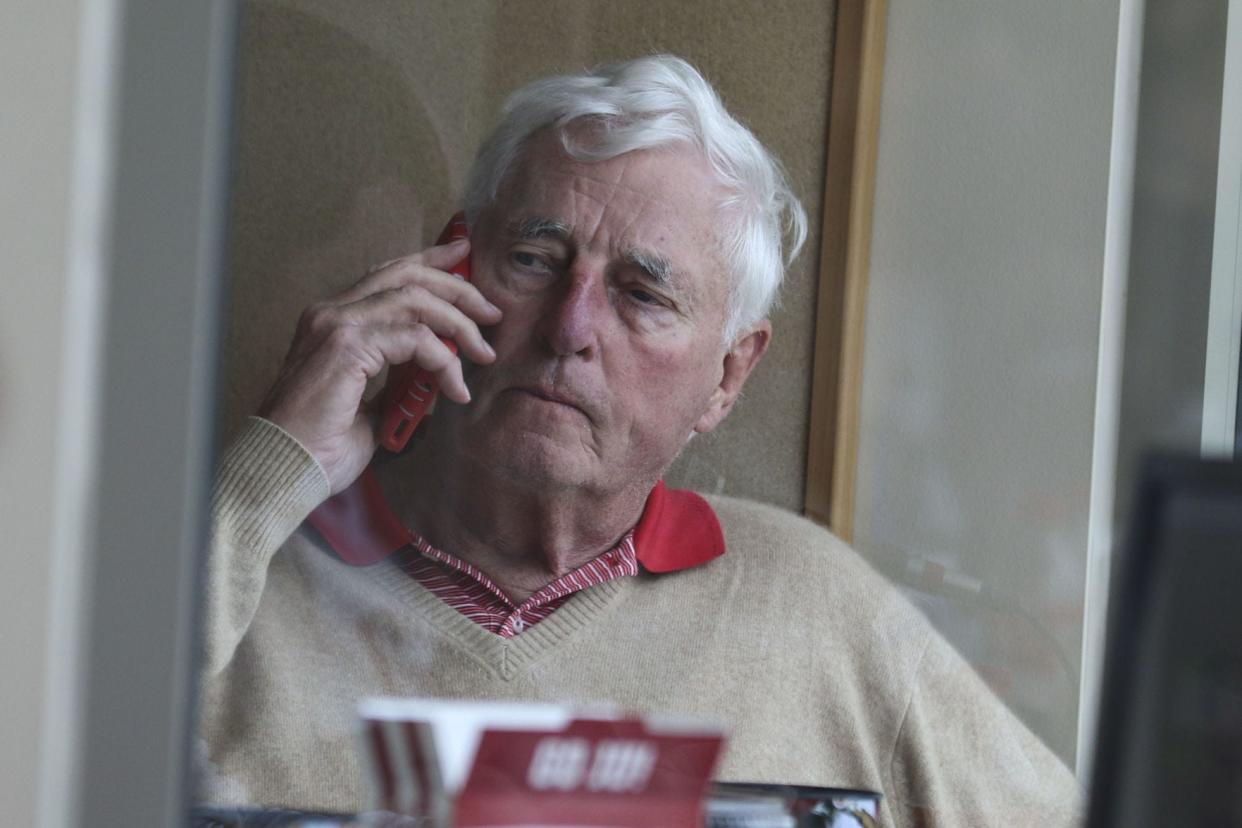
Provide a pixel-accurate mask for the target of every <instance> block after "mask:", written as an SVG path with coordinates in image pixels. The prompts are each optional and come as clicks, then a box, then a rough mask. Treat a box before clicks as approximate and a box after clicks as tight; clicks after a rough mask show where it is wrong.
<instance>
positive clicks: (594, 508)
mask: <svg viewBox="0 0 1242 828" xmlns="http://www.w3.org/2000/svg"><path fill="white" fill-rule="evenodd" d="M450 446H451V443H450V441H449V440H437V439H427V440H423V441H420V443H419V444H418V445H416V446H415V447H414V448H413V449H412V450H411V451H409V452H408V453H407V454H406V455H404V456H402V457H396V458H389V457H384V458H381V459H380V460H379V461H378V462H376V463H375V464H374V465H373V468H374V470H375V472H376V476H377V477H378V479H379V481H380V486H381V488H382V489H383V491H384V494H385V497H386V498H387V500H388V504H389V506H390V507H391V508H392V510H393V512H394V513H395V514H396V516H397V518H398V520H400V521H401V522H402V524H403V525H405V526H406V527H408V528H410V529H413V530H414V531H416V532H418V534H420V535H422V536H423V537H424V538H425V539H426V540H427V542H428V543H430V544H431V545H432V546H434V547H436V548H437V549H440V550H442V551H444V552H447V553H449V554H451V555H454V556H456V557H458V558H460V559H462V560H463V561H465V562H467V563H469V564H471V565H473V566H475V567H477V568H478V569H480V570H482V571H483V572H484V573H486V574H487V576H488V577H489V578H491V579H492V581H494V582H495V583H496V585H497V586H498V587H500V589H501V590H502V591H503V592H504V593H505V595H507V596H508V597H509V599H510V600H512V601H514V602H515V603H516V602H521V601H523V600H525V599H526V598H528V597H530V596H531V595H532V594H534V593H535V592H536V591H538V590H539V589H540V588H542V587H544V586H546V585H547V584H549V583H552V582H553V581H555V580H556V579H557V578H559V577H561V576H562V575H564V574H566V573H568V572H572V571H573V570H575V569H577V568H578V567H580V566H582V565H583V564H585V563H587V562H589V561H591V560H593V559H594V558H596V557H598V556H599V555H601V554H603V553H604V552H607V551H608V550H609V549H611V548H613V547H614V546H615V545H616V544H617V543H618V542H619V541H620V540H621V539H622V538H623V537H624V536H625V533H626V532H628V531H629V530H630V529H631V528H633V526H634V525H635V524H636V523H637V522H638V519H639V518H640V517H641V516H642V511H643V506H644V505H645V503H646V500H647V495H648V494H649V493H650V488H651V485H654V481H652V482H651V483H650V484H643V485H640V486H637V487H634V488H633V489H631V490H625V491H619V492H606V493H598V492H594V491H591V490H589V489H586V488H570V489H558V490H555V491H539V490H531V489H530V488H529V487H527V486H523V485H521V484H520V483H514V482H513V481H510V480H506V479H503V478H501V477H498V476H496V475H494V474H492V473H491V470H489V469H485V468H477V467H476V465H475V464H473V463H472V462H470V461H468V460H466V459H465V458H462V457H460V456H458V455H456V454H455V453H454V452H453V451H452V450H451V447H450ZM428 469H438V470H444V471H443V472H441V473H438V474H437V475H436V476H434V477H432V476H430V475H428V473H427V470H428Z"/></svg>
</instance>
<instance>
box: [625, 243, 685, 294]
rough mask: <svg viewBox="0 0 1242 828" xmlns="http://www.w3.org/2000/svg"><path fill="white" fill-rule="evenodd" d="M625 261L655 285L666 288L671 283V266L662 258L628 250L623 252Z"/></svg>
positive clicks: (642, 251) (641, 251) (644, 252)
mask: <svg viewBox="0 0 1242 828" xmlns="http://www.w3.org/2000/svg"><path fill="white" fill-rule="evenodd" d="M625 261H626V262H627V263H629V264H632V265H634V267H637V268H638V269H639V270H642V271H643V272H644V273H646V274H647V276H648V277H649V278H650V279H651V281H653V282H655V283H656V284H657V285H661V286H667V285H669V284H671V283H672V281H673V266H672V265H671V264H669V263H668V259H666V258H664V257H663V256H659V255H657V254H655V253H649V252H647V251H645V250H636V249H634V248H630V249H629V250H627V251H625Z"/></svg>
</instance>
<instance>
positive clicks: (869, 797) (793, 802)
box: [704, 782, 880, 828]
mask: <svg viewBox="0 0 1242 828" xmlns="http://www.w3.org/2000/svg"><path fill="white" fill-rule="evenodd" d="M879 807H880V795H879V794H878V793H875V792H873V791H858V790H852V789H848V788H814V787H810V786H807V785H762V784H752V783H737V782H718V783H716V784H715V785H713V786H712V789H711V795H710V797H709V798H708V801H707V808H706V818H705V820H704V822H705V824H706V828H875V826H877V825H879V824H880V823H879V821H878V815H879Z"/></svg>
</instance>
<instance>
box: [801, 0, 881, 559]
mask: <svg viewBox="0 0 1242 828" xmlns="http://www.w3.org/2000/svg"><path fill="white" fill-rule="evenodd" d="M885 8H886V7H885V0H841V2H840V3H839V4H838V6H837V20H836V27H835V29H836V31H835V34H834V37H833V67H832V90H831V97H830V99H829V107H828V146H827V164H826V169H825V175H824V211H823V234H822V237H821V245H820V266H819V290H818V298H817V300H816V313H815V351H814V356H813V362H812V380H811V411H810V423H809V425H810V428H809V434H808V439H807V458H806V499H805V503H804V511H805V513H806V515H807V516H808V517H810V518H811V519H813V520H815V521H818V522H819V523H822V524H824V525H826V526H827V527H828V528H829V529H831V530H832V531H833V532H835V533H836V534H837V535H838V536H840V537H841V538H843V539H845V540H846V541H849V540H852V537H853V532H854V501H855V485H856V477H857V466H858V418H859V403H860V397H861V393H862V368H863V334H864V322H865V315H866V300H867V271H868V267H869V264H870V253H871V249H870V248H871V214H872V205H873V202H874V195H875V164H876V151H877V147H878V143H879V140H878V139H879V131H880V93H881V85H882V84H881V81H882V79H883V72H884V35H885V27H884V19H885Z"/></svg>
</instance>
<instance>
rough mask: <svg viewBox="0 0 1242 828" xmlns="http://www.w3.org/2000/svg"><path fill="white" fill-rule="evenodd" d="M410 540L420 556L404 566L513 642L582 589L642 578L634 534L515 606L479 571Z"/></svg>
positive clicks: (438, 593)
mask: <svg viewBox="0 0 1242 828" xmlns="http://www.w3.org/2000/svg"><path fill="white" fill-rule="evenodd" d="M410 539H411V541H412V543H413V546H414V548H415V549H417V550H418V551H419V553H420V554H419V555H414V556H410V557H409V558H407V559H406V560H405V561H404V562H402V564H401V567H402V569H404V570H405V571H406V572H407V573H409V575H410V577H412V578H413V579H414V580H416V581H418V583H420V584H421V585H422V586H423V587H424V588H425V589H427V590H428V591H429V592H431V593H432V594H434V595H435V596H437V597H438V598H440V600H442V601H444V602H445V603H446V604H448V605H449V606H450V607H452V608H453V609H455V610H457V611H458V612H460V613H461V614H462V615H464V616H466V617H467V618H469V619H470V620H471V621H474V622H475V623H476V624H479V625H481V626H482V627H484V628H485V629H487V630H488V631H489V632H494V633H496V634H497V635H499V636H500V637H501V638H512V637H513V636H515V635H518V634H519V633H522V632H523V631H525V630H528V629H530V628H531V627H533V626H535V625H536V624H538V623H539V622H540V621H542V620H543V619H545V618H547V617H548V616H549V615H551V614H552V613H553V612H555V611H556V609H557V608H558V607H560V606H561V605H562V604H564V603H565V602H566V601H567V600H568V599H569V597H570V596H571V595H573V594H574V593H575V592H578V591H579V590H583V589H586V588H587V587H592V586H595V585H597V584H602V583H604V582H606V581H611V580H612V579H614V578H624V577H626V576H629V575H637V574H638V555H637V554H636V553H635V551H634V533H633V531H631V532H629V533H627V534H626V536H625V537H624V538H622V539H621V542H620V543H618V544H617V545H616V546H614V547H613V548H612V549H610V550H608V551H607V552H605V553H604V554H602V555H600V556H599V557H597V558H593V559H592V560H590V561H588V562H587V563H585V564H583V565H582V566H580V567H578V568H577V569H575V570H574V571H573V572H568V573H566V574H564V575H562V576H561V577H559V578H557V579H556V580H555V581H553V582H552V583H550V584H548V585H546V586H544V587H541V588H540V589H538V590H537V591H536V592H535V593H534V594H533V595H531V596H530V597H529V598H527V599H526V600H525V601H522V602H521V603H520V604H515V603H513V601H512V600H511V599H510V598H509V596H507V595H505V594H504V592H503V591H502V590H501V589H500V587H498V586H496V583H495V581H493V580H492V579H491V578H489V577H487V574H486V573H484V572H483V571H482V570H481V569H479V568H478V567H475V566H472V565H470V564H468V563H466V562H465V561H463V560H461V559H460V558H457V557H454V556H453V555H450V554H448V553H447V552H443V551H441V550H439V549H436V548H435V547H434V546H432V545H431V544H430V543H428V542H427V541H426V540H425V539H424V538H422V537H421V536H420V535H418V534H416V533H414V532H411V533H410Z"/></svg>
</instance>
